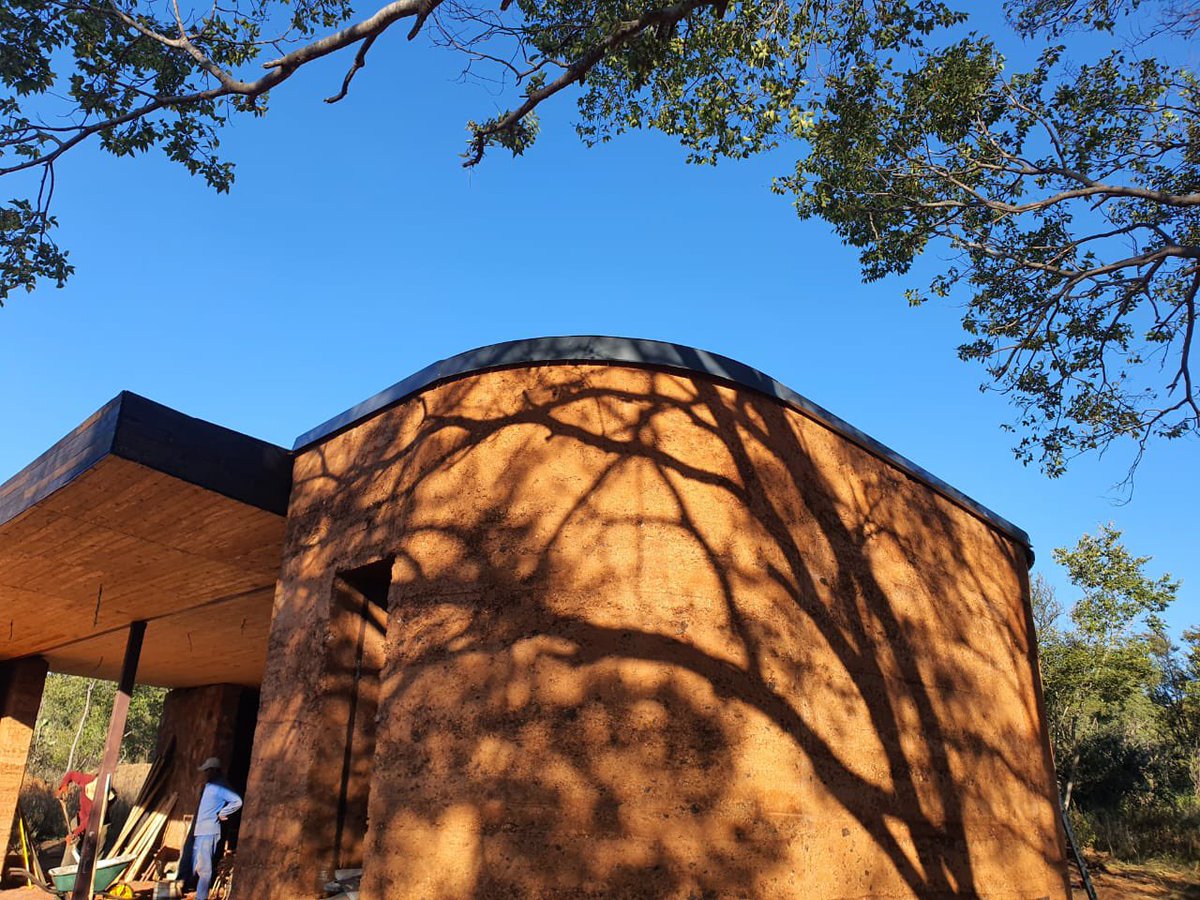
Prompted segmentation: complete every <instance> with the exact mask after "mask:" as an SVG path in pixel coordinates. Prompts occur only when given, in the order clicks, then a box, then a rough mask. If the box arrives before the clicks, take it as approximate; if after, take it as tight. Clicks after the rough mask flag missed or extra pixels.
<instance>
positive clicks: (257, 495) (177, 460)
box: [0, 391, 292, 525]
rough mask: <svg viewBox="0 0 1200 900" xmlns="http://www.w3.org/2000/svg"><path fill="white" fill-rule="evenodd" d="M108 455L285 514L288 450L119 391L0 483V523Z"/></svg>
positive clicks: (288, 491)
mask: <svg viewBox="0 0 1200 900" xmlns="http://www.w3.org/2000/svg"><path fill="white" fill-rule="evenodd" d="M109 455H112V456H119V457H121V458H123V459H127V460H130V461H132V462H136V463H140V464H142V465H144V466H147V467H148V468H151V469H154V470H156V471H159V472H162V473H164V474H166V475H171V476H173V477H175V478H179V479H181V480H183V481H186V482H188V483H190V484H194V485H197V486H198V487H202V488H205V489H206V490H210V491H215V492H216V493H218V494H221V495H223V496H225V497H229V498H230V499H233V500H238V501H240V502H242V503H247V504H249V505H251V506H256V507H258V508H259V509H263V510H266V511H267V512H271V513H275V514H276V515H280V516H285V515H287V507H288V497H289V495H290V494H291V490H292V454H291V453H289V452H288V451H287V450H285V449H283V448H282V447H277V446H275V445H274V444H268V443H267V442H265V441H260V440H258V439H257V438H252V437H249V436H248V435H244V434H242V433H240V432H237V431H233V430H231V429H229V428H223V427H221V426H220V425H214V424H212V423H211V422H205V421H203V420H201V419H194V418H192V417H191V416H185V415H184V414H183V413H181V412H177V411H176V410H173V409H171V408H170V407H168V406H163V405H162V404H161V403H155V402H154V401H153V400H147V399H146V398H145V397H140V396H138V395H137V394H132V393H130V392H129V391H123V392H121V393H120V394H118V395H117V396H116V397H114V398H113V399H112V400H110V401H109V402H108V403H106V404H105V405H104V406H103V407H101V408H100V409H99V410H98V411H97V412H96V413H95V414H93V415H92V416H90V417H89V418H88V419H87V421H85V422H84V423H83V424H82V425H80V426H79V427H78V428H76V429H75V430H74V431H72V432H71V433H70V434H68V435H67V436H66V437H64V438H63V439H62V440H60V441H59V442H58V443H56V444H55V445H54V446H53V447H51V448H50V449H49V450H47V451H46V452H45V453H43V454H42V455H41V456H39V457H38V458H37V459H35V460H34V461H33V462H32V463H30V464H29V465H28V466H26V467H25V468H24V469H22V470H21V471H20V472H18V473H17V474H16V475H14V476H13V477H12V478H10V479H9V480H8V481H6V482H4V484H3V485H0V525H3V524H4V523H5V522H8V521H10V520H11V519H14V518H16V517H17V516H19V515H20V514H21V513H23V512H24V511H25V510H27V509H29V508H30V507H31V506H33V505H34V504H35V503H37V502H38V501H39V500H42V499H44V498H46V497H48V496H49V495H50V494H52V493H54V492H55V491H57V490H58V489H59V488H61V487H63V486H65V485H66V484H68V483H70V482H71V481H72V480H74V479H75V478H76V477H78V476H79V475H81V474H82V473H84V472H86V471H87V470H88V469H90V468H91V467H92V466H94V465H95V464H96V463H98V462H100V460H102V459H103V458H104V457H106V456H109Z"/></svg>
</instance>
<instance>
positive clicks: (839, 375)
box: [0, 30, 1200, 630]
mask: <svg viewBox="0 0 1200 900" xmlns="http://www.w3.org/2000/svg"><path fill="white" fill-rule="evenodd" d="M344 64H345V63H344V61H343V60H341V59H338V60H336V61H333V62H329V63H328V64H325V65H321V66H318V67H314V68H313V69H312V70H311V71H305V72H302V73H301V74H300V75H298V76H297V77H296V78H295V79H294V81H293V82H291V83H289V84H288V85H287V86H285V87H284V88H283V89H282V90H280V91H279V92H278V93H277V95H276V96H275V97H274V98H273V100H272V112H271V113H270V115H269V116H267V117H266V118H265V119H262V120H258V121H251V120H244V121H241V122H239V123H238V124H237V125H236V127H234V128H233V129H231V130H230V131H229V132H227V134H226V136H225V140H224V149H225V151H226V152H227V153H228V155H229V156H230V157H231V158H232V159H234V160H235V161H236V162H237V164H238V169H237V171H238V183H237V184H236V185H235V187H234V189H233V192H232V194H231V195H227V196H216V195H214V194H212V193H211V192H210V191H208V190H207V189H206V188H205V187H204V185H203V184H202V183H201V182H199V181H198V180H195V179H192V178H190V177H189V176H188V175H187V174H186V173H185V172H184V171H183V170H182V169H180V168H178V167H175V166H171V165H169V164H167V163H166V162H163V161H161V160H160V159H159V158H157V157H150V158H146V159H142V160H137V161H130V160H115V159H112V158H111V157H107V156H105V155H103V154H101V153H100V152H99V151H98V150H96V149H95V148H85V149H82V150H80V151H78V152H76V153H74V154H73V155H70V156H68V157H66V158H65V159H64V160H63V162H62V163H61V164H60V166H59V169H58V195H57V197H56V203H57V212H58V215H59V216H60V218H61V220H62V222H63V227H62V229H61V239H62V241H63V243H64V244H65V245H66V246H68V247H70V248H71V250H72V259H73V261H74V262H75V264H76V266H77V268H78V272H77V274H76V275H75V277H74V279H73V280H72V281H71V282H70V284H69V286H68V287H67V288H66V289H65V290H62V291H57V290H54V289H53V288H46V289H44V290H41V291H39V292H38V293H35V294H33V295H30V296H25V295H22V296H14V297H12V298H10V301H9V303H8V305H7V306H6V307H5V308H4V309H3V310H0V377H2V378H3V382H4V384H5V386H6V387H7V390H6V391H5V392H4V395H3V399H0V415H2V417H3V418H2V421H3V422H4V438H5V439H4V441H3V442H2V443H0V480H2V479H5V478H7V477H9V476H10V475H12V474H13V473H15V472H16V471H18V470H19V469H20V468H21V467H23V466H24V465H26V464H27V463H28V462H29V461H30V460H32V459H33V458H34V457H35V456H37V455H38V454H39V453H40V452H42V451H43V450H45V449H46V448H47V447H48V446H50V444H52V443H53V442H54V441H55V440H57V439H58V438H59V437H61V436H62V435H63V434H64V433H66V432H67V431H69V430H70V429H71V428H73V427H74V426H75V425H77V424H78V423H79V422H80V421H82V420H83V419H84V418H85V417H86V416H88V415H89V414H90V413H91V412H93V411H94V410H95V409H96V408H98V407H99V406H101V405H102V404H103V403H104V402H106V401H107V400H109V399H110V398H111V397H113V396H114V395H115V394H116V393H117V392H119V391H120V390H122V389H129V390H133V391H136V392H138V393H141V394H144V395H146V396H148V397H151V398H153V399H155V400H158V401H160V402H162V403H166V404H168V405H170V406H173V407H175V408H177V409H179V410H182V411H183V412H186V413H189V414H191V415H195V416H199V417H201V418H205V419H208V420H211V421H214V422H218V423H220V424H223V425H226V426H229V427H231V428H236V429H238V430H241V431H244V432H247V433H249V434H253V435H255V436H258V437H261V438H265V439H267V440H270V441H274V442H276V443H279V444H282V445H284V446H291V442H292V440H293V438H294V437H295V436H296V435H298V434H299V433H301V432H303V431H305V430H307V429H308V428H311V427H312V426H314V425H316V424H318V423H319V422H321V421H323V420H324V419H326V418H328V417H329V416H331V415H333V414H335V413H338V412H340V411H342V410H343V409H345V408H346V407H349V406H351V405H353V404H354V403H356V402H358V401H359V400H362V399H363V398H365V397H367V396H369V395H370V394H372V393H374V392H376V391H378V390H380V389H381V388H383V387H386V386H388V385H390V384H392V383H393V382H395V381H398V380H400V379H401V378H403V377H404V376H406V375H408V374H409V373H411V372H413V371H414V370H416V369H418V368H420V367H421V366H424V365H425V364H426V363H429V362H431V361H433V360H435V359H439V358H442V357H444V356H448V355H451V354H453V353H456V352H458V351H460V350H465V349H468V348H471V347H474V346H478V345H481V344H487V343H492V342H495V341H501V340H507V339H510V338H519V337H528V336H534V335H549V334H574V333H589V334H591V333H594V334H617V335H628V336H637V337H650V338H659V339H663V340H669V341H676V342H681V343H685V344H691V345H694V346H697V347H702V348H705V349H709V350H713V351H716V352H719V353H724V354H726V355H729V356H732V357H734V358H736V359H739V360H741V361H743V362H746V363H748V364H750V365H753V366H756V367H758V368H760V369H762V370H764V371H765V372H767V373H768V374H770V375H772V376H774V377H775V378H777V379H779V380H780V381H782V382H784V383H785V384H787V385H788V386H790V387H792V388H793V389H795V390H797V391H799V392H800V393H802V394H804V395H806V396H807V397H809V398H811V399H812V400H814V401H815V402H817V403H819V404H821V405H823V406H825V407H827V408H828V409H830V410H832V411H833V412H835V413H837V414H838V415H840V416H842V417H843V418H845V419H847V420H849V421H850V422H851V423H853V424H855V425H857V426H858V427H860V428H862V429H863V430H865V431H866V432H867V433H869V434H871V435H873V436H874V437H876V438H878V439H879V440H881V441H883V442H884V443H886V444H888V445H890V446H891V447H893V448H895V449H896V450H898V451H899V452H900V453H903V454H905V455H906V456H908V457H909V458H911V459H912V460H914V461H915V462H917V463H919V464H920V465H922V466H924V467H926V468H927V469H929V470H931V471H932V472H934V473H935V474H937V475H939V476H940V477H942V478H944V479H945V480H946V481H948V482H950V483H951V484H953V485H955V486H956V487H958V488H960V489H961V490H963V491H965V492H966V493H967V494H969V495H971V496H972V497H975V498H976V499H978V500H979V501H980V502H982V503H984V504H985V505H987V506H989V507H991V508H992V509H994V510H996V511H997V512H998V513H1000V514H1001V515H1003V516H1005V517H1007V518H1009V519H1011V520H1012V521H1014V522H1016V523H1017V524H1019V525H1021V526H1022V527H1023V528H1025V529H1026V530H1027V531H1028V532H1029V533H1030V534H1031V535H1032V538H1033V541H1034V545H1035V548H1036V550H1037V552H1038V554H1039V563H1038V569H1039V570H1041V571H1043V572H1045V573H1046V574H1047V575H1048V576H1049V577H1050V578H1051V580H1052V581H1053V582H1054V583H1056V585H1058V587H1059V595H1060V598H1061V599H1063V600H1065V601H1070V600H1071V599H1072V594H1071V589H1070V586H1069V585H1068V584H1066V582H1065V580H1064V579H1063V577H1062V574H1061V573H1060V572H1059V571H1057V570H1056V569H1055V567H1054V566H1053V564H1052V563H1051V561H1050V550H1051V548H1053V547H1056V546H1062V545H1064V544H1073V543H1074V541H1075V540H1076V539H1077V538H1078V537H1079V535H1080V534H1082V533H1083V532H1085V531H1088V530H1093V531H1094V530H1095V528H1096V526H1097V524H1098V523H1100V522H1106V521H1109V520H1111V521H1114V522H1115V523H1116V524H1117V525H1118V526H1119V527H1121V528H1123V529H1124V530H1125V533H1126V540H1127V543H1128V545H1129V546H1130V548H1131V549H1132V550H1134V551H1135V552H1137V553H1139V554H1152V555H1153V556H1154V557H1155V559H1154V562H1153V563H1152V564H1151V570H1152V571H1154V572H1161V571H1164V570H1167V571H1170V572H1172V573H1173V574H1174V575H1176V576H1178V577H1182V578H1183V580H1184V587H1183V589H1182V592H1181V594H1180V598H1179V600H1178V602H1177V604H1176V605H1175V607H1174V609H1173V610H1172V612H1171V614H1170V616H1169V621H1170V623H1171V624H1172V627H1173V628H1174V629H1175V630H1178V629H1179V628H1181V627H1183V626H1186V625H1191V624H1200V559H1198V556H1197V554H1196V552H1195V546H1196V540H1195V537H1196V527H1195V511H1196V510H1197V509H1198V508H1200V482H1198V480H1197V479H1196V478H1195V475H1194V473H1195V471H1196V461H1197V456H1196V454H1197V449H1198V448H1197V445H1196V443H1195V442H1191V443H1180V442H1176V443H1174V444H1169V445H1168V444H1159V445H1156V446H1155V447H1154V448H1153V450H1152V452H1151V453H1150V454H1149V456H1148V457H1147V459H1146V460H1145V462H1144V463H1143V464H1142V466H1141V468H1140V470H1139V472H1138V476H1137V482H1136V488H1135V491H1134V494H1133V498H1132V501H1131V502H1129V503H1127V504H1125V505H1116V504H1114V497H1115V494H1114V492H1113V491H1112V490H1111V486H1112V485H1114V484H1115V483H1116V482H1118V481H1119V480H1120V479H1121V478H1122V477H1123V476H1124V474H1125V469H1126V465H1127V463H1128V461H1129V458H1130V456H1129V452H1128V451H1127V450H1124V449H1122V450H1117V451H1114V452H1112V453H1111V454H1110V455H1109V457H1107V458H1105V459H1103V460H1085V461H1079V462H1077V463H1076V464H1075V465H1074V467H1073V469H1072V470H1071V472H1070V473H1069V474H1068V475H1067V476H1065V477H1063V478H1061V479H1058V480H1056V481H1050V480H1047V479H1046V478H1045V477H1044V476H1042V475H1041V474H1040V473H1039V472H1038V471H1037V470H1036V469H1032V468H1024V467H1023V466H1021V465H1020V464H1019V463H1018V462H1017V461H1016V460H1015V459H1014V458H1013V456H1012V453H1011V451H1010V445H1011V443H1012V437H1011V436H1010V435H1007V434H1005V433H1002V432H1001V431H1000V428H999V426H1000V424H1001V423H1002V422H1005V421H1008V420H1009V418H1010V417H1011V410H1010V409H1009V408H1008V407H1007V405H1006V403H1005V402H1004V401H1003V399H1001V398H999V397H996V396H994V395H984V394H981V393H980V392H979V391H978V388H977V385H978V382H979V380H980V379H979V375H980V373H979V372H978V370H976V369H974V368H971V367H969V366H967V365H965V364H963V363H960V362H959V361H958V360H957V358H956V357H955V347H956V346H957V344H958V342H959V338H960V331H959V327H958V314H957V311H956V309H955V308H954V307H953V306H952V305H951V304H946V305H943V306H941V307H934V306H930V307H925V308H922V309H918V310H912V309H909V308H908V307H907V305H906V303H905V301H904V299H903V296H902V292H903V289H904V287H905V286H906V283H905V282H903V281H900V280H891V281H885V282H883V283H876V284H872V285H864V284H862V283H861V280H860V278H859V271H858V266H857V263H856V259H855V256H854V255H853V253H852V252H850V251H849V250H847V249H846V248H843V247H842V246H841V245H840V244H839V242H838V241H837V239H836V238H835V237H833V236H832V235H831V234H830V233H829V231H828V229H827V228H826V227H825V226H823V225H822V224H821V223H815V222H810V223H803V222H800V221H799V220H798V219H797V218H796V217H795V215H794V213H793V212H792V210H791V208H790V206H789V205H788V203H787V202H786V200H783V199H781V198H778V197H775V196H773V195H772V194H771V193H770V190H769V185H770V180H771V177H772V175H774V174H779V173H781V172H783V171H784V170H785V168H786V165H787V159H786V156H783V157H777V158H774V159H770V158H763V159H758V160H754V161H752V162H749V163H737V164H726V165H723V166H720V167H718V168H715V169H714V168H698V167H690V166H685V165H684V164H683V162H682V157H683V154H682V153H681V152H680V150H679V149H678V147H676V146H675V145H673V144H672V143H671V142H670V141H669V140H667V139H665V138H663V137H661V136H658V135H651V134H632V135H627V136H626V137H625V138H624V139H622V140H619V141H616V142H614V143H612V144H609V145H607V146H605V147H602V148H598V149H592V150H588V149H586V148H585V147H584V146H583V145H582V144H581V143H580V142H579V141H578V140H577V139H576V137H575V136H574V132H573V131H572V128H571V123H572V121H573V117H572V113H573V108H572V107H571V105H570V103H569V102H568V103H560V104H558V105H556V106H554V107H552V108H548V109H547V110H546V114H545V115H544V117H543V135H542V138H541V139H540V140H539V142H538V144H537V145H536V146H535V147H534V148H533V150H532V151H531V152H530V153H529V154H528V155H527V156H525V157H524V158H521V159H516V160H513V159H510V158H506V157H505V155H504V154H502V153H501V152H495V153H493V154H492V156H491V157H489V158H488V159H487V160H485V162H484V164H483V165H482V166H480V167H479V168H477V169H475V170H474V171H470V172H468V171H465V170H463V169H462V168H461V167H460V165H459V159H458V154H459V153H460V152H461V151H462V149H463V148H464V146H465V137H466V132H465V130H464V125H465V123H466V121H467V120H468V119H470V118H475V119H481V118H485V117H487V116H488V115H490V114H492V113H494V112H495V111H496V110H497V108H498V104H499V103H500V102H501V101H500V100H499V99H497V98H495V97H493V96H491V95H490V94H489V93H488V92H487V91H486V90H484V89H483V88H481V87H478V86H464V85H461V84H458V83H456V80H455V77H456V74H457V68H456V65H455V60H454V59H453V58H452V57H450V56H449V55H447V54H445V53H441V52H438V51H434V50H428V49H424V48H423V47H421V46H420V45H419V42H414V43H412V44H409V43H406V42H405V41H404V35H403V32H402V30H401V31H395V32H394V33H392V32H389V33H388V34H387V35H386V36H385V37H384V38H382V39H381V40H380V41H379V43H378V44H377V45H376V47H375V50H374V52H373V55H372V58H371V61H370V64H369V66H368V67H367V68H366V69H364V70H363V71H362V72H361V73H360V74H359V77H358V80H357V81H356V82H355V85H354V89H353V90H352V92H351V94H350V96H349V98H348V99H347V100H345V101H343V102H342V103H341V104H339V105H337V106H332V107H331V106H327V105H326V104H324V103H322V102H321V98H323V97H325V96H327V95H329V94H330V93H333V92H334V91H335V89H336V87H337V85H338V84H340V80H341V76H342V73H343V66H344ZM930 262H933V261H930ZM909 283H911V284H919V283H920V281H919V280H917V279H914V280H913V281H912V282H909Z"/></svg>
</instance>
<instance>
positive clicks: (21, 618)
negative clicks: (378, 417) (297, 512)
mask: <svg viewBox="0 0 1200 900" xmlns="http://www.w3.org/2000/svg"><path fill="white" fill-rule="evenodd" d="M291 467H292V457H291V454H290V453H289V452H288V451H286V450H284V449H282V448H280V447H276V446H274V445H273V444H268V443H265V442H263V441H260V440H257V439H255V438H252V437H248V436H247V435H244V434H240V433H238V432H236V431H231V430H230V429H227V428H222V427H220V426H218V425H213V424H211V423H209V422H204V421H201V420H199V419H194V418H192V417H190V416H185V415H183V414H182V413H179V412H176V411H175V410H172V409H170V408H168V407H165V406H163V405H161V404H158V403H154V402H153V401H150V400H147V399H145V398H144V397H139V396H137V395H136V394H131V393H128V392H126V393H122V394H120V395H119V396H117V397H116V398H115V399H113V400H112V401H111V402H110V403H108V404H106V405H105V406H104V407H103V408H102V409H100V410H99V411H98V412H97V413H96V414H95V415H93V416H91V417H90V418H89V419H88V420H87V421H86V422H84V423H83V424H82V425H80V426H79V427H78V428H76V429H75V430H74V431H73V432H71V433H70V434H69V435H67V436H66V437H65V438H63V439H62V440H61V441H59V442H58V443H57V444H55V445H54V446H53V447H51V448H50V450H48V451H47V452H46V453H44V454H42V456H40V457H39V458H38V459H37V460H35V461H34V462H33V463H31V464H30V465H29V466H27V467H26V468H25V469H24V470H22V471H21V472H19V473H18V474H17V475H15V476H14V477H13V478H11V479H10V480H9V481H7V482H5V483H4V484H3V485H2V486H0V610H2V612H0V659H12V658H16V657H21V656H27V655H34V654H36V655H41V656H44V657H46V658H47V660H48V661H49V662H50V666H51V669H53V670H54V671H59V672H69V673H73V674H79V675H90V676H94V677H103V678H115V677H116V675H117V673H118V671H119V669H120V664H121V657H122V652H123V648H124V643H125V635H126V632H127V629H128V626H129V624H130V623H131V622H133V621H136V620H139V619H142V620H145V621H147V622H148V623H149V624H148V627H147V631H146V638H145V644H144V647H143V651H142V658H141V663H140V666H139V669H138V681H139V682H146V683H150V684H159V685H164V686H169V687H186V686H191V685H199V684H210V683H215V682H231V683H239V684H247V685H255V684H258V683H260V682H261V679H262V672H263V668H264V665H265V660H266V649H267V634H268V630H269V627H270V619H271V606H272V603H273V598H274V589H275V581H276V578H277V577H278V571H279V563H280V555H281V551H282V544H283V534H284V522H285V516H286V513H287V503H288V496H289V493H290V491H291ZM5 620H6V621H5Z"/></svg>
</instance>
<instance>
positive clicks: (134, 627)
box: [71, 622, 146, 900]
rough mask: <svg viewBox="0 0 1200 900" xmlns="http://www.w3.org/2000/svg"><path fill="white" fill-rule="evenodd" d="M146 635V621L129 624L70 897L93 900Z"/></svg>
mask: <svg viewBox="0 0 1200 900" xmlns="http://www.w3.org/2000/svg"><path fill="white" fill-rule="evenodd" d="M145 635H146V623H145V622H131V623H130V624H129V638H128V640H127V641H126V642H125V661H124V662H122V663H121V680H120V682H119V683H118V685H117V696H116V697H115V698H114V699H113V708H112V715H111V716H109V719H108V736H107V737H106V738H105V739H104V757H103V759H102V760H101V762H100V772H99V774H97V775H96V796H95V799H94V800H93V801H92V815H91V818H89V819H88V825H87V831H86V832H84V835H83V844H82V845H81V846H80V848H79V869H78V870H77V871H76V873H75V889H74V890H73V891H72V892H71V900H92V881H93V880H94V878H95V872H96V857H97V856H99V855H100V847H98V846H97V844H98V843H99V838H100V825H101V818H102V817H103V815H104V808H105V806H106V804H105V803H104V800H105V799H106V798H107V796H108V787H109V785H110V784H111V783H112V777H113V773H114V772H116V770H117V759H118V758H119V757H120V755H121V738H122V737H123V736H124V734H125V717H126V716H127V715H128V713H129V695H130V694H132V693H133V683H134V677H135V676H136V675H137V667H138V658H139V657H140V656H141V655H142V638H143V637H145Z"/></svg>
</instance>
